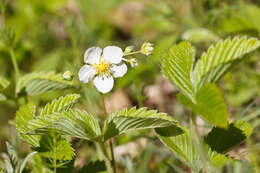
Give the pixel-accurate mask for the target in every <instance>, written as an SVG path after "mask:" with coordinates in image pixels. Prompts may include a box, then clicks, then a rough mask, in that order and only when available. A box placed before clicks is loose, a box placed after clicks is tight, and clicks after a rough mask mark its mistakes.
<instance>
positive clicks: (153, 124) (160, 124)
mask: <svg viewBox="0 0 260 173" xmlns="http://www.w3.org/2000/svg"><path fill="white" fill-rule="evenodd" d="M152 128H155V129H157V130H158V133H160V134H161V135H163V136H174V135H178V134H181V133H182V129H181V128H180V126H179V125H178V122H177V121H175V120H174V119H173V118H171V117H169V116H167V115H166V114H165V113H158V112H157V111H156V110H147V109H146V108H140V109H136V108H135V107H134V108H131V109H130V110H127V109H123V110H120V111H117V112H115V113H112V114H110V115H109V118H108V120H106V121H105V125H104V132H103V133H104V140H107V139H109V138H112V137H114V136H116V135H120V134H123V133H126V132H129V131H133V130H141V129H152Z"/></svg>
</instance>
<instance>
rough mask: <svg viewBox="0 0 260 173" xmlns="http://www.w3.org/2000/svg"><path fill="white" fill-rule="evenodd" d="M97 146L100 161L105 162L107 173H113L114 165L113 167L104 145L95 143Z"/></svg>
mask: <svg viewBox="0 0 260 173" xmlns="http://www.w3.org/2000/svg"><path fill="white" fill-rule="evenodd" d="M95 144H96V147H97V151H98V157H99V159H100V160H104V161H105V165H106V168H107V173H113V169H112V165H111V162H110V159H109V156H108V153H107V150H106V147H105V145H104V143H101V142H99V143H95Z"/></svg>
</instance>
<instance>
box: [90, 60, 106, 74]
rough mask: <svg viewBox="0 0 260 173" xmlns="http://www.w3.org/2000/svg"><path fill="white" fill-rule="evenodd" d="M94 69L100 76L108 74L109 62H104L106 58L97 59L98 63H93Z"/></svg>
mask: <svg viewBox="0 0 260 173" xmlns="http://www.w3.org/2000/svg"><path fill="white" fill-rule="evenodd" d="M94 68H95V70H96V71H97V74H98V75H99V76H100V77H101V76H102V75H103V74H104V75H109V74H110V62H106V60H103V61H102V60H99V63H98V64H95V65H94Z"/></svg>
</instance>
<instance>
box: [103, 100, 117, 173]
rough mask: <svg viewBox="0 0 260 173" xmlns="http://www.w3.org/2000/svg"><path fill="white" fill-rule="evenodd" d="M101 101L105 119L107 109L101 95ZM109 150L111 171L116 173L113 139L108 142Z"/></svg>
mask: <svg viewBox="0 0 260 173" xmlns="http://www.w3.org/2000/svg"><path fill="white" fill-rule="evenodd" d="M101 101H102V105H103V109H104V117H105V118H107V108H106V104H105V99H104V95H101ZM109 148H110V152H111V157H112V165H113V170H114V173H116V172H117V171H116V161H115V156H114V146H113V139H110V140H109Z"/></svg>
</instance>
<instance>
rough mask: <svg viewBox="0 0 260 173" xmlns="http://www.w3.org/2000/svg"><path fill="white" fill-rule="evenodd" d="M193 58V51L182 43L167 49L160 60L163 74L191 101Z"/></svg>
mask: <svg viewBox="0 0 260 173" xmlns="http://www.w3.org/2000/svg"><path fill="white" fill-rule="evenodd" d="M194 58H195V49H194V48H193V47H192V46H191V45H190V43H188V42H186V41H184V42H182V43H180V44H178V45H174V46H172V47H171V48H169V49H168V50H167V51H166V54H165V56H164V58H163V59H162V70H163V73H164V74H165V75H166V76H167V77H168V79H170V80H171V81H172V82H173V83H174V84H175V86H176V87H177V88H178V89H179V90H180V91H181V92H182V93H183V94H184V95H186V96H187V97H189V98H190V99H192V100H193V98H194V89H193V84H192V79H191V75H192V66H193V61H194Z"/></svg>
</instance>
